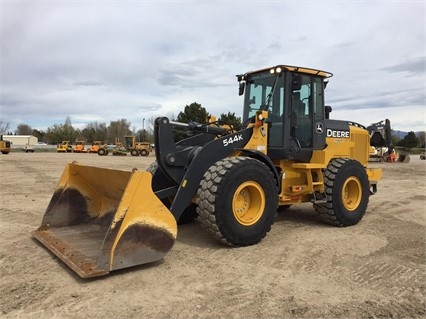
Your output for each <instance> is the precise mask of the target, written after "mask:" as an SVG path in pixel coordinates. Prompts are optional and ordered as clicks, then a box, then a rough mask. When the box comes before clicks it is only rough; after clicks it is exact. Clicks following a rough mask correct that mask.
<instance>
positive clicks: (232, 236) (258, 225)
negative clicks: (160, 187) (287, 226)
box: [197, 156, 278, 246]
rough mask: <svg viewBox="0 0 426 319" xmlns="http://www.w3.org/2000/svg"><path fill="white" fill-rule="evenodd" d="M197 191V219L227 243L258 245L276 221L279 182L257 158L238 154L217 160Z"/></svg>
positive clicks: (215, 236) (216, 236)
mask: <svg viewBox="0 0 426 319" xmlns="http://www.w3.org/2000/svg"><path fill="white" fill-rule="evenodd" d="M197 194H198V196H197V204H198V208H197V212H198V215H199V217H198V220H199V221H200V222H201V225H202V227H203V228H205V229H206V230H207V231H208V232H209V233H210V234H211V235H213V237H214V238H216V239H217V240H219V241H220V242H222V243H224V244H227V245H230V246H247V245H252V244H256V243H257V242H259V241H260V240H261V239H262V238H264V237H265V236H266V234H267V233H268V232H269V231H270V230H271V226H272V224H273V223H274V221H275V216H276V214H277V206H278V188H277V183H276V180H275V179H274V176H273V174H272V172H271V171H270V170H269V168H268V167H267V166H266V165H265V164H263V163H262V162H261V161H258V160H256V159H253V158H249V157H240V156H239V157H232V158H225V159H223V160H220V161H218V162H216V163H215V164H214V165H213V166H211V167H210V168H209V169H208V171H207V172H206V173H205V174H204V178H203V180H202V181H201V183H200V187H199V189H198V192H197Z"/></svg>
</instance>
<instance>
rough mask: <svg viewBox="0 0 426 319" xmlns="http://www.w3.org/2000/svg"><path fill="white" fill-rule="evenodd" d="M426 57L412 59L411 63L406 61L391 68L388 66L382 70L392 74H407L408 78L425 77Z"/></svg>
mask: <svg viewBox="0 0 426 319" xmlns="http://www.w3.org/2000/svg"><path fill="white" fill-rule="evenodd" d="M425 61H426V60H425V57H424V56H423V57H419V58H415V59H411V60H410V61H404V62H401V63H397V64H394V65H391V66H387V67H384V68H382V69H381V70H383V71H387V72H391V73H399V72H405V73H407V75H408V76H410V75H423V76H424V75H425Z"/></svg>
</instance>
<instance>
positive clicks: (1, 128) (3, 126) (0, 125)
mask: <svg viewBox="0 0 426 319" xmlns="http://www.w3.org/2000/svg"><path fill="white" fill-rule="evenodd" d="M9 127H10V124H9V123H6V122H4V121H3V120H0V134H6V133H7V131H9Z"/></svg>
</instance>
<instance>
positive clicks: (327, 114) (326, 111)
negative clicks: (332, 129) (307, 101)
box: [325, 105, 333, 120]
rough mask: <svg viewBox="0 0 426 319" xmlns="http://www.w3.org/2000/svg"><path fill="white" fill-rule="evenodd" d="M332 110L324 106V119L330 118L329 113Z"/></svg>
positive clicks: (328, 106)
mask: <svg viewBox="0 0 426 319" xmlns="http://www.w3.org/2000/svg"><path fill="white" fill-rule="evenodd" d="M332 110H333V109H332V108H331V106H330V105H326V106H325V118H326V119H327V120H328V119H329V118H330V113H331V111H332Z"/></svg>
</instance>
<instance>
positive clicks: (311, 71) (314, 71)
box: [245, 64, 333, 78]
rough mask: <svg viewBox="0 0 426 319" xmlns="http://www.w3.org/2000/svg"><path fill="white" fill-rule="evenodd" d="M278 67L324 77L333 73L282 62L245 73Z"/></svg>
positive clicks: (274, 70)
mask: <svg viewBox="0 0 426 319" xmlns="http://www.w3.org/2000/svg"><path fill="white" fill-rule="evenodd" d="M279 68H281V69H286V70H288V71H290V72H300V73H305V74H311V75H318V76H321V77H324V78H331V77H332V76H333V73H330V72H327V71H321V70H317V69H311V68H305V67H300V66H292V65H284V64H280V65H276V66H273V67H269V68H265V69H261V70H256V71H251V72H247V73H246V74H245V75H250V74H255V73H260V72H265V71H270V72H271V73H275V72H276V70H277V69H279Z"/></svg>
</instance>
